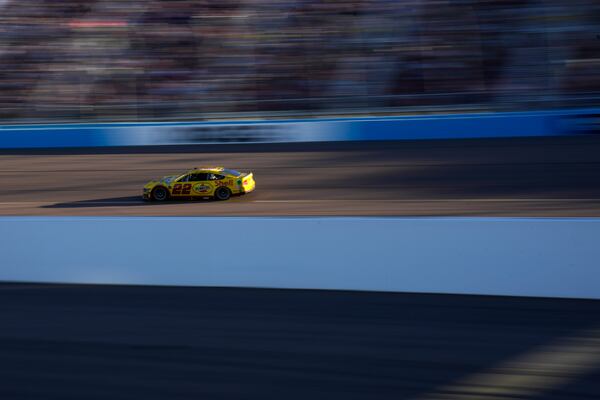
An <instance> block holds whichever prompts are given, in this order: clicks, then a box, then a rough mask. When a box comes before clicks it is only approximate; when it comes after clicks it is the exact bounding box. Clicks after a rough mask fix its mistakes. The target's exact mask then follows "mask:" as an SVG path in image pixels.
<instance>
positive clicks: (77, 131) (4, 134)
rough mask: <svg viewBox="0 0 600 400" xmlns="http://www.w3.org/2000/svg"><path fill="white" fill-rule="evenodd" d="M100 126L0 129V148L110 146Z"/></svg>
mask: <svg viewBox="0 0 600 400" xmlns="http://www.w3.org/2000/svg"><path fill="white" fill-rule="evenodd" d="M110 145H111V143H110V142H109V140H108V136H107V135H106V129H102V128H67V127H64V128H53V129H48V128H29V129H27V128H25V129H0V148H6V149H15V148H17V149H18V148H48V147H98V146H110Z"/></svg>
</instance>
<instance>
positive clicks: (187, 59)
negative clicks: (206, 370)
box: [0, 0, 600, 123]
mask: <svg viewBox="0 0 600 400" xmlns="http://www.w3.org/2000/svg"><path fill="white" fill-rule="evenodd" d="M599 22H600V2H598V1H597V0H572V1H569V2H564V1H559V0H544V1H541V0H540V1H533V0H530V1H527V0H521V1H519V0H462V1H461V0H454V1H441V0H406V1H397V0H210V1H207V0H194V1H192V0H171V1H166V0H162V1H158V0H129V1H123V0H0V118H1V120H2V121H3V123H15V122H42V121H43V122H45V121H50V122H59V121H77V120H86V121H89V120H132V121H135V120H149V119H150V120H157V119H211V118H221V117H231V116H234V115H235V116H260V117H278V116H290V115H299V116H310V115H341V114H346V113H347V114H356V113H362V114H364V113H373V114H375V113H384V114H392V113H402V112H413V111H415V110H418V111H422V112H423V111H425V112H435V111H437V110H444V111H448V110H461V111H465V110H507V109H533V108H536V109H537V108H545V109H547V108H557V107H571V106H588V105H594V104H599V100H598V99H599V98H600V40H599V39H598V38H597V34H600V28H598V24H599Z"/></svg>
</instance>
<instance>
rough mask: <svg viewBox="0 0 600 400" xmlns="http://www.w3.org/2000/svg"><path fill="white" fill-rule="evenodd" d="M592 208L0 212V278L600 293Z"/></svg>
mask: <svg viewBox="0 0 600 400" xmlns="http://www.w3.org/2000/svg"><path fill="white" fill-rule="evenodd" d="M599 237H600V219H532V218H529V219H527V218H526V219H519V218H437V219H436V218H419V219H418V218H351V217H342V218H337V217H335V218H252V217H247V218H150V217H148V218H146V217H143V218H135V217H130V218H125V217H109V218H100V217H87V218H86V217H84V218H75V217H5V218H0V243H1V244H2V245H1V246H2V264H1V267H0V280H2V281H19V282H62V283H110V284H143V285H186V286H229V287H266V288H308V289H343V290H375V291H401V292H435V293H463V294H488V295H515V296H549V297H577V298H596V299H599V298H600V285H598V282H599V281H600V269H599V268H598V260H600V246H598V238H599Z"/></svg>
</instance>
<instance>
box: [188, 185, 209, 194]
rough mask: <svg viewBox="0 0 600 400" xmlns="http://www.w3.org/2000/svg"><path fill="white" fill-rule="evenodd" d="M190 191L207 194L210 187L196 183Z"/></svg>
mask: <svg viewBox="0 0 600 400" xmlns="http://www.w3.org/2000/svg"><path fill="white" fill-rule="evenodd" d="M192 190H193V191H194V193H207V192H209V191H210V186H208V185H206V184H204V183H196V184H195V185H194V187H193V188H192Z"/></svg>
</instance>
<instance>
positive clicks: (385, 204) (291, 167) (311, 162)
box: [0, 136, 600, 217]
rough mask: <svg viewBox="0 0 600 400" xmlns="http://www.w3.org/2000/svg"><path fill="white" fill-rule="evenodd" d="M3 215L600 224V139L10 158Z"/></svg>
mask: <svg viewBox="0 0 600 400" xmlns="http://www.w3.org/2000/svg"><path fill="white" fill-rule="evenodd" d="M200 165H223V166H226V167H230V168H236V169H240V170H243V171H247V170H252V171H254V172H255V176H256V181H257V190H256V192H254V193H252V194H250V195H247V196H242V197H237V198H233V199H231V200H230V201H227V202H214V201H196V202H193V203H189V202H176V203H170V204H148V203H144V202H142V201H141V199H140V191H141V187H142V185H143V184H144V183H145V182H147V181H148V180H150V179H153V178H157V177H159V176H163V175H167V174H171V173H177V172H182V171H184V170H187V169H189V168H192V167H194V166H200ZM0 188H1V190H0V215H175V216H177V215H184V216H189V215H224V216H234V215H394V216H403V215H406V216H419V215H433V216H438V215H444V216H445V215H452V216H462V215H465V216H482V215H494V216H553V217H557V216H600V136H577V137H543V138H512V139H470V140H434V141H405V142H362V143H361V142H354V143H305V144H300V143H292V144H247V145H196V146H160V147H138V148H98V149H66V150H64V149H63V150H60V149H59V150H4V151H1V152H0Z"/></svg>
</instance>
